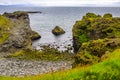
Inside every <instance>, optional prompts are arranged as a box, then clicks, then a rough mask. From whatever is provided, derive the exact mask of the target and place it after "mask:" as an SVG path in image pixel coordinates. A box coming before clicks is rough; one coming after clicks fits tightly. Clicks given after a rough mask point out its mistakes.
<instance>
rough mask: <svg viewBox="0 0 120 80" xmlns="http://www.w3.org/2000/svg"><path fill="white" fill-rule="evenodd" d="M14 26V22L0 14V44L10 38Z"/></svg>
mask: <svg viewBox="0 0 120 80" xmlns="http://www.w3.org/2000/svg"><path fill="white" fill-rule="evenodd" d="M12 26H13V23H12V22H11V21H10V20H9V19H7V18H6V17H4V16H2V15H0V44H2V43H4V42H5V41H6V40H7V39H8V37H9V35H10V29H11V28H12Z"/></svg>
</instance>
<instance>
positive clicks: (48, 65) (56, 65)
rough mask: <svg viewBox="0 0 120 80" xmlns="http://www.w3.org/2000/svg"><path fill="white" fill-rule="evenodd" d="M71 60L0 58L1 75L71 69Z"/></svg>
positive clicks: (35, 73)
mask: <svg viewBox="0 0 120 80" xmlns="http://www.w3.org/2000/svg"><path fill="white" fill-rule="evenodd" d="M71 64H72V63H71V61H35V60H19V59H13V58H7V59H6V58H3V59H0V75H1V76H19V77H22V76H31V75H39V74H43V73H48V72H55V71H58V70H66V69H71V68H72V65H71Z"/></svg>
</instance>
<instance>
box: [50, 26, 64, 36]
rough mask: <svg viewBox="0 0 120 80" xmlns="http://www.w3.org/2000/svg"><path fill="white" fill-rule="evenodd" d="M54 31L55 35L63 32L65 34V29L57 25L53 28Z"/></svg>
mask: <svg viewBox="0 0 120 80" xmlns="http://www.w3.org/2000/svg"><path fill="white" fill-rule="evenodd" d="M52 33H53V34H54V35H61V34H64V33H65V31H64V30H63V29H62V28H61V27H59V26H56V27H55V28H54V29H53V30H52Z"/></svg>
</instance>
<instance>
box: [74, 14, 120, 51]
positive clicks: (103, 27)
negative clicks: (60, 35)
mask: <svg viewBox="0 0 120 80" xmlns="http://www.w3.org/2000/svg"><path fill="white" fill-rule="evenodd" d="M116 37H120V18H117V17H112V15H111V14H108V13H107V14H105V15H104V17H101V16H99V15H95V14H94V13H87V14H86V15H85V16H83V19H82V20H80V21H76V23H75V24H74V26H73V47H74V51H75V52H77V51H78V50H79V48H80V47H81V45H82V43H84V42H88V41H90V40H96V39H104V38H116Z"/></svg>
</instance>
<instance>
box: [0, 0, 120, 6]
mask: <svg viewBox="0 0 120 80" xmlns="http://www.w3.org/2000/svg"><path fill="white" fill-rule="evenodd" d="M119 2H120V0H0V4H2V5H14V4H34V5H42V6H80V5H91V4H95V5H115V4H117V3H119ZM117 5H118V4H117Z"/></svg>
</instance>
